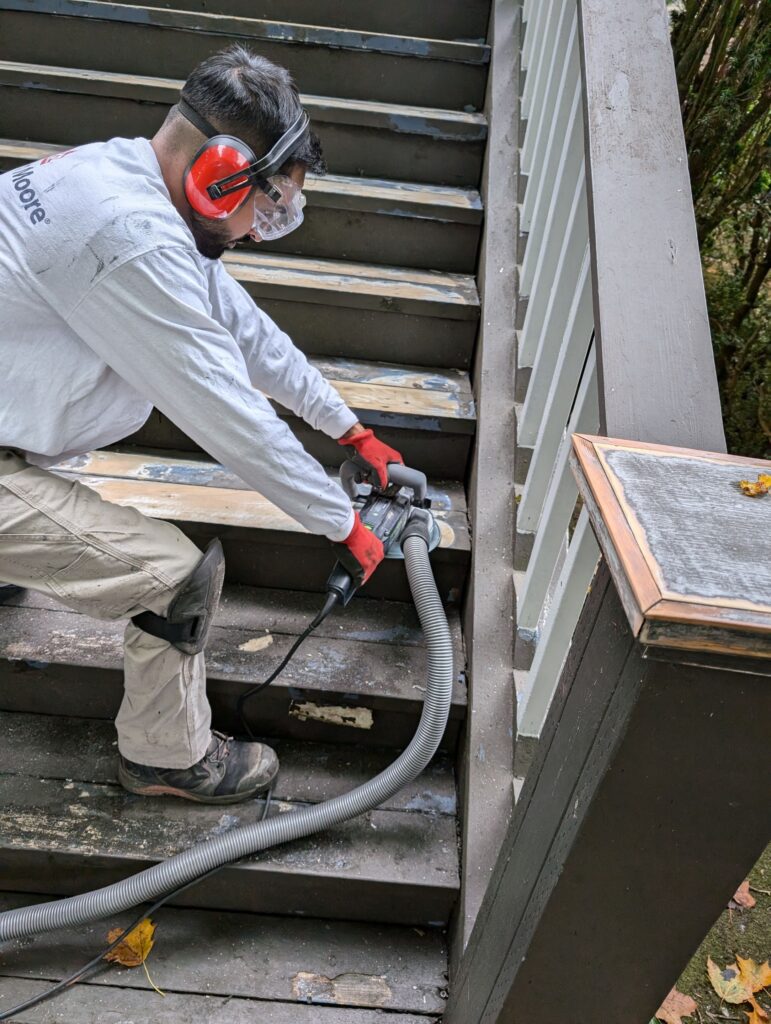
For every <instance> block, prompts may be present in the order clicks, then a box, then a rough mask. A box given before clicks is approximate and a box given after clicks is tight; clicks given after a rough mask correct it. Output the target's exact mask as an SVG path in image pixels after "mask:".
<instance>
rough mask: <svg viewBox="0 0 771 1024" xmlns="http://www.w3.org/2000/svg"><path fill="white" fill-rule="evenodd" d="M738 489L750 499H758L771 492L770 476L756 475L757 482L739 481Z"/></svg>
mask: <svg viewBox="0 0 771 1024" xmlns="http://www.w3.org/2000/svg"><path fill="white" fill-rule="evenodd" d="M739 487H740V488H741V491H742V494H746V495H747V496H748V497H750V498H760V497H762V495H764V494H767V493H768V491H769V490H771V476H770V475H769V474H768V473H758V479H757V480H740V481H739Z"/></svg>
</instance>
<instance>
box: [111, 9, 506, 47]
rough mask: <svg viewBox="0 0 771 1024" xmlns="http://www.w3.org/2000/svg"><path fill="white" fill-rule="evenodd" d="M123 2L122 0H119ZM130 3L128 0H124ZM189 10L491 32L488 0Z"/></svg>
mask: <svg viewBox="0 0 771 1024" xmlns="http://www.w3.org/2000/svg"><path fill="white" fill-rule="evenodd" d="M117 2H118V3H123V2H124V0H117ZM126 2H128V0H126ZM176 5H177V3H176V0H150V2H148V3H145V6H147V7H175V6H176ZM185 8H186V10H189V11H194V10H202V11H208V12H209V13H211V14H229V15H234V16H236V17H245V18H246V17H248V18H267V19H269V20H271V21H293V22H300V23H301V24H303V25H311V24H314V25H331V26H336V27H338V28H347V29H362V30H365V31H367V32H388V33H396V34H397V35H399V34H402V33H406V34H408V35H410V36H425V37H428V38H430V39H465V40H470V41H481V40H483V39H484V38H485V36H486V34H487V21H488V18H489V15H490V0H442V2H441V3H430V4H415V3H414V2H413V0H390V3H388V4H366V5H363V4H362V3H361V2H360V0H185Z"/></svg>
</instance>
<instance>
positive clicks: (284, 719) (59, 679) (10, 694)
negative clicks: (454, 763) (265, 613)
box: [0, 654, 464, 882]
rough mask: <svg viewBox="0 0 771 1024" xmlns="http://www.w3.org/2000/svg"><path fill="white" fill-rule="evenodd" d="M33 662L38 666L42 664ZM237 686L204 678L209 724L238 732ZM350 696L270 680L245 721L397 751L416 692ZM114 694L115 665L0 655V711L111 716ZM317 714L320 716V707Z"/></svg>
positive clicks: (453, 733) (262, 732) (284, 733)
mask: <svg viewBox="0 0 771 1024" xmlns="http://www.w3.org/2000/svg"><path fill="white" fill-rule="evenodd" d="M299 656H300V655H299V654H298V657H299ZM38 664H40V665H41V666H42V664H43V663H38ZM272 667H275V666H272ZM424 684H425V680H421V681H420V684H419V685H421V686H423V685H424ZM245 688H246V686H245V684H237V683H234V682H231V681H229V680H225V679H220V678H215V677H213V676H210V677H209V679H208V683H207V692H208V695H209V701H210V703H211V706H212V714H213V725H214V727H215V728H219V729H223V730H225V731H227V732H230V733H236V734H238V735H241V734H242V733H243V726H242V725H241V722H240V720H239V719H238V716H237V715H236V713H235V706H236V701H237V700H238V697H239V696H240V694H241V693H243V692H244V689H245ZM352 696H353V695H352V694H350V693H340V692H336V691H335V690H333V689H332V688H331V687H330V688H329V689H328V690H327V689H325V690H324V691H323V695H322V694H321V693H320V692H318V691H310V690H303V689H301V688H300V687H288V686H285V685H279V683H278V682H277V683H276V684H274V685H273V686H270V687H268V689H267V690H266V691H264V692H263V693H261V694H259V696H257V697H255V698H254V700H253V702H252V704H251V705H247V708H248V720H249V723H250V726H251V728H252V730H253V731H254V734H255V735H256V736H267V737H272V738H282V739H291V740H299V741H302V742H312V743H334V744H343V745H353V746H356V747H387V748H390V749H393V750H403V749H404V748H405V747H406V746H407V744H408V743H409V741H410V740H411V739H412V737H413V735H414V733H415V729H416V728H417V724H418V719H419V717H420V712H421V710H422V703H421V701H420V697H421V696H422V692H421V691H418V690H416V691H415V701H414V702H413V703H411V704H407V702H406V701H404V700H397V699H389V698H387V697H382V696H381V697H372V698H369V697H363V696H362V697H360V698H359V699H357V700H352ZM322 697H323V699H322ZM122 699H123V674H122V672H120V671H118V670H112V669H107V668H93V667H83V666H75V665H63V664H54V663H51V664H48V665H46V666H45V667H33V666H32V665H29V664H27V662H25V661H6V660H4V659H0V709H1V710H3V711H18V712H25V713H31V714H46V715H51V714H54V715H63V716H65V717H73V718H75V717H78V716H79V715H83V714H87V715H88V717H89V718H104V719H108V720H110V721H112V720H114V718H115V716H116V715H117V713H118V708H119V707H120V703H121V700H122ZM305 703H310V704H311V705H313V706H314V707H332V708H345V709H354V710H359V709H364V710H365V711H369V712H371V714H372V725H371V727H369V728H355V727H353V726H350V725H338V724H333V723H331V722H327V721H323V720H321V717H320V718H319V719H318V720H314V719H311V718H308V719H306V720H301V719H300V718H299V717H297V714H296V712H297V705H298V704H305ZM290 711H292V712H293V713H290ZM463 711H464V709H463V707H462V706H456V707H453V710H452V712H451V717H450V719H449V721H448V724H447V729H446V730H445V733H444V736H443V737H442V742H441V744H440V746H441V749H442V750H446V751H448V752H449V753H451V754H452V753H454V751H455V748H456V746H457V743H458V737H459V734H460V729H461V726H462V715H463ZM319 714H320V716H323V715H324V712H319ZM366 718H367V719H368V718H369V715H367V716H366ZM3 881H4V882H5V878H4V879H3Z"/></svg>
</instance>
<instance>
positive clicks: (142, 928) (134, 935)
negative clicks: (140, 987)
mask: <svg viewBox="0 0 771 1024" xmlns="http://www.w3.org/2000/svg"><path fill="white" fill-rule="evenodd" d="M122 931H123V929H122V928H113V929H112V930H111V931H110V932H109V933H108V935H107V941H108V942H115V940H116V939H117V938H118V936H119V935H120V933H121V932H122ZM154 932H155V925H154V924H153V922H152V921H151V920H150V918H149V917H146V918H145V919H144V921H140V922H139V924H138V925H137V926H136V928H134V929H133V930H132V931H130V932H129V933H128V935H127V936H126V938H125V939H124V940H123V941H122V942H120V943H118V945H117V946H116V947H115V949H111V950H110V952H109V953H105V955H104V958H105V960H110V961H113V962H114V963H118V964H120V965H121V967H139V965H140V964H143V963H144V962H145V960H146V959H147V957H148V956H149V955H150V950H151V949H152V948H153V941H154V940H153V933H154Z"/></svg>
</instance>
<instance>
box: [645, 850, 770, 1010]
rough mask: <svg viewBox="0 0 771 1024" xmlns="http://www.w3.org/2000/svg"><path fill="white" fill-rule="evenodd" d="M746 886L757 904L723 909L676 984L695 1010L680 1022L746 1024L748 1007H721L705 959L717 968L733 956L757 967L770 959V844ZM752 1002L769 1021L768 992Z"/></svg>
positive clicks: (727, 1005)
mask: <svg viewBox="0 0 771 1024" xmlns="http://www.w3.org/2000/svg"><path fill="white" fill-rule="evenodd" d="M749 882H750V895H751V896H753V897H754V898H755V899H756V900H757V903H756V905H755V906H754V907H752V908H751V909H748V910H741V909H740V910H729V909H728V908H726V909H725V910H724V911H723V913H722V914H721V915H720V917H719V918H718V919H717V921H716V922H715V924H714V926H713V927H712V930H711V931H710V932H709V934H708V935H707V937H706V938H705V939H704V942H702V944H701V946H699V949H698V950H697V952H696V955H695V956H694V958H693V959H692V960H691V962H690V963H689V964H688V966H687V967H686V969H685V970H684V971H683V973H682V975H681V977H680V980H679V981H678V983H677V988H678V989H679V990H680V991H681V992H684V993H685V994H686V995H689V996H691V997H692V998H693V999H694V1000H695V1001H696V1004H697V1006H698V1009H697V1011H696V1013H695V1014H694V1015H693V1016H692V1017H686V1018H684V1022H685V1021H688V1022H690V1021H697V1022H698V1024H713V1022H716V1021H719V1022H722V1021H739V1022H741V1024H747V1017H746V1016H745V1011H749V1010H750V1006H749V1003H744V1004H742V1005H739V1006H737V1005H731V1004H730V1003H721V1000H720V998H719V997H718V995H717V994H716V992H715V990H714V989H713V988H712V986H711V984H710V982H709V978H708V977H707V957H708V956H710V957H712V959H713V960H714V962H715V963H716V964H717V965H718V967H725V966H727V965H728V964H732V963H734V958H735V957H736V956H737V955H738V956H741V957H745V958H750V959H752V960H755V961H756V962H757V963H763V962H764V961H765V960H768V959H769V958H771V844H769V845H768V847H766V851H765V853H764V854H763V856H762V857H761V858H760V860H759V861H758V863H757V864H756V865H755V867H754V868H753V870H752V872H751V873H750V875H749ZM761 890H762V891H761ZM756 999H757V1000H758V1002H759V1004H760V1005H761V1006H762V1007H763V1009H764V1010H765V1011H766V1012H767V1013H768V1014H769V1017H771V989H765V990H764V991H763V992H760V993H758V995H757V996H756ZM651 1024H654V1022H651Z"/></svg>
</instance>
